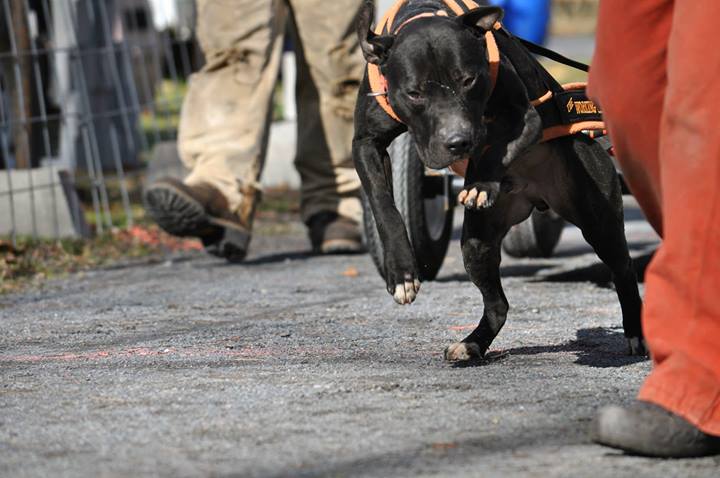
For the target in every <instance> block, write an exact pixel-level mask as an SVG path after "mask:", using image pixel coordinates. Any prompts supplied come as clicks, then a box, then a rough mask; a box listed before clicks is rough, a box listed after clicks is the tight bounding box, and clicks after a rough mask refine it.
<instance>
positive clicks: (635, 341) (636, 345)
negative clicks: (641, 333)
mask: <svg viewBox="0 0 720 478" xmlns="http://www.w3.org/2000/svg"><path fill="white" fill-rule="evenodd" d="M627 341H628V352H629V353H630V355H637V356H640V357H647V356H648V348H647V344H646V343H645V339H644V338H642V337H628V339H627Z"/></svg>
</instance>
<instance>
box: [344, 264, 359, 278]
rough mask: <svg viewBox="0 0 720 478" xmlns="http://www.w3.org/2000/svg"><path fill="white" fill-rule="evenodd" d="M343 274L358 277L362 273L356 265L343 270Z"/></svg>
mask: <svg viewBox="0 0 720 478" xmlns="http://www.w3.org/2000/svg"><path fill="white" fill-rule="evenodd" d="M342 275H344V276H345V277H357V276H359V275H360V272H358V270H357V269H356V268H355V267H353V266H350V267H348V268H347V269H345V272H343V273H342Z"/></svg>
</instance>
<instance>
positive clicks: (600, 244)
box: [550, 137, 647, 355]
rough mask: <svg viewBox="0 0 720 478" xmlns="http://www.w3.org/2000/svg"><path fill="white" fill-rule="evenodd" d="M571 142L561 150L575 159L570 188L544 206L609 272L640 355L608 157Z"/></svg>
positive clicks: (634, 298) (632, 279)
mask: <svg viewBox="0 0 720 478" xmlns="http://www.w3.org/2000/svg"><path fill="white" fill-rule="evenodd" d="M571 144H572V146H570V145H569V144H568V143H565V145H563V146H564V148H563V149H565V147H566V148H567V149H566V152H567V154H570V155H574V156H575V157H576V158H578V159H579V160H580V161H579V162H575V161H570V165H569V167H570V168H571V171H570V176H571V177H573V178H574V184H573V186H572V187H570V188H568V192H569V195H570V197H569V200H567V201H564V206H559V207H558V208H556V207H555V205H553V204H552V203H551V204H550V205H551V207H553V209H556V212H558V213H559V214H560V215H561V216H563V217H565V218H566V219H568V220H570V221H571V222H573V223H574V224H575V225H577V226H578V227H579V228H580V230H581V231H582V234H583V237H584V238H585V240H586V241H587V242H588V244H590V245H591V246H592V248H593V249H594V250H595V253H596V254H597V255H598V257H599V258H600V260H602V261H603V262H604V263H605V265H607V266H608V267H609V268H610V271H611V272H612V278H613V283H614V284H615V291H616V292H617V295H618V299H619V301H620V307H621V309H622V315H623V329H624V331H625V337H626V338H627V339H628V344H629V350H630V353H631V354H632V355H645V354H647V349H646V347H645V341H644V339H643V335H642V327H641V324H640V314H641V308H642V300H641V299H640V293H639V291H638V284H637V276H636V274H635V269H634V268H633V262H632V258H631V257H630V252H629V251H628V245H627V240H626V238H625V221H624V217H623V204H622V191H621V187H620V181H619V180H618V178H617V174H616V172H615V168H614V166H613V165H612V162H611V160H610V158H609V157H608V156H607V154H606V153H605V151H603V150H602V148H601V147H600V146H599V145H597V144H596V143H595V142H593V141H592V140H589V139H586V138H584V137H582V138H579V139H575V140H574V141H573V142H572V143H571ZM561 209H565V211H562V210H561ZM568 209H570V210H568Z"/></svg>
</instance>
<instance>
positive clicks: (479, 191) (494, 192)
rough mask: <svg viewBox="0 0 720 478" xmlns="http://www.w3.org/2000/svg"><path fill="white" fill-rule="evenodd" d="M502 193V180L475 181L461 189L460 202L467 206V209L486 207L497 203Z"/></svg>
mask: <svg viewBox="0 0 720 478" xmlns="http://www.w3.org/2000/svg"><path fill="white" fill-rule="evenodd" d="M499 194H500V182H496V181H493V182H482V183H473V184H470V185H468V186H465V188H464V189H463V190H462V191H460V194H458V202H459V203H460V204H462V205H463V206H465V209H469V210H475V209H485V208H489V207H491V206H492V205H493V204H495V201H496V200H497V197H498V195H499Z"/></svg>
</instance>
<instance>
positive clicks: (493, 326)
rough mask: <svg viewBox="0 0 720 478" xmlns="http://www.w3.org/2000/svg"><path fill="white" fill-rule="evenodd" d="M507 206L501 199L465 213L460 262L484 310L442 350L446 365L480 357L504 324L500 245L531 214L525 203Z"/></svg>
mask: <svg viewBox="0 0 720 478" xmlns="http://www.w3.org/2000/svg"><path fill="white" fill-rule="evenodd" d="M503 199H505V200H506V201H503ZM510 202H512V201H510V200H509V198H508V197H507V196H505V197H501V199H500V200H499V201H498V203H497V204H495V205H494V206H493V207H492V208H490V209H486V210H481V211H465V222H464V224H463V235H462V254H463V261H464V262H465V270H466V271H467V273H468V275H469V276H470V280H471V281H472V282H473V284H475V285H476V286H477V288H478V289H480V293H481V294H482V297H483V305H484V309H483V315H482V318H481V319H480V323H479V324H478V326H477V328H476V329H475V330H473V331H472V333H471V334H470V335H468V336H467V337H465V338H464V339H463V340H462V341H461V342H457V343H454V344H452V345H450V346H449V347H447V348H446V349H445V359H446V360H448V361H461V360H469V359H471V358H474V357H482V356H483V355H484V354H485V352H486V351H487V349H488V347H489V346H490V344H491V343H492V341H493V340H494V339H495V337H496V336H497V334H498V332H500V329H502V327H503V325H504V324H505V319H506V317H507V313H508V309H509V306H508V301H507V299H506V298H505V293H504V292H503V288H502V284H501V283H500V245H501V243H502V239H503V237H504V236H505V233H506V232H507V230H508V229H509V228H510V226H511V225H512V224H514V223H516V222H520V221H521V220H522V219H524V218H525V217H527V216H529V215H530V212H531V211H532V205H530V204H529V203H524V201H523V204H514V205H512V206H513V207H508V206H509V205H508V204H507V203H510ZM518 206H519V207H518ZM508 212H512V213H514V214H508ZM513 219H515V220H514V221H513Z"/></svg>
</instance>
